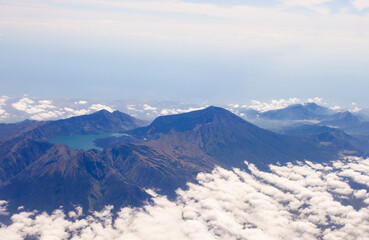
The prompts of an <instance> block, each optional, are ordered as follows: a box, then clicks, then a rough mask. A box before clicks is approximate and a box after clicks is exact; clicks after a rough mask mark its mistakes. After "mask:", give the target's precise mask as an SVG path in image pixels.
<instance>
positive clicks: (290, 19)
mask: <svg viewBox="0 0 369 240" xmlns="http://www.w3.org/2000/svg"><path fill="white" fill-rule="evenodd" d="M368 28H369V1H366V0H311V1H305V0H265V1H246V0H245V1H238V0H231V1H229V0H228V1H222V0H214V1H210V0H206V1H179V0H158V1H151V0H139V1H137V0H136V1H115V0H110V1H102V0H73V1H72V0H51V1H50V0H49V1H46V0H28V1H22V0H19V1H14V0H12V1H10V0H5V1H4V0H3V1H1V2H0V79H1V83H0V87H1V94H2V95H11V96H22V95H23V94H29V95H32V96H37V97H41V98H43V97H44V98H50V97H52V98H67V97H68V98H112V99H155V100H173V101H185V102H200V101H203V100H209V101H210V102H213V103H225V102H236V101H237V102H242V101H249V100H251V99H258V100H269V99H278V98H289V97H301V98H309V97H316V96H318V97H323V98H325V99H328V100H330V101H333V102H336V103H337V104H345V103H348V104H351V102H357V103H360V104H361V105H364V106H368V104H366V103H367V102H368V101H369V95H368V94H367V89H369V81H368V76H369V68H368V66H367V65H368V64H367V63H368V62H369V29H368Z"/></svg>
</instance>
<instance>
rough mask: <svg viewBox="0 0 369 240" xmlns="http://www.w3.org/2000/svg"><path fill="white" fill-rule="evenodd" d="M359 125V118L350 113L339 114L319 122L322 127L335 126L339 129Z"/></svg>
mask: <svg viewBox="0 0 369 240" xmlns="http://www.w3.org/2000/svg"><path fill="white" fill-rule="evenodd" d="M360 123H361V120H360V119H359V117H357V116H355V115H354V114H353V113H351V112H348V111H347V112H339V113H336V114H333V115H331V116H328V117H326V118H325V119H324V120H323V121H321V122H320V124H322V125H329V126H335V127H340V128H351V127H353V126H357V125H359V124H360Z"/></svg>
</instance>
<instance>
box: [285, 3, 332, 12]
mask: <svg viewBox="0 0 369 240" xmlns="http://www.w3.org/2000/svg"><path fill="white" fill-rule="evenodd" d="M279 1H280V2H282V3H283V4H284V5H286V6H300V7H305V8H308V9H310V10H312V11H315V12H318V13H323V14H328V13H329V12H330V10H329V8H328V7H323V4H324V3H329V2H333V1H334V0H309V1H305V0H279Z"/></svg>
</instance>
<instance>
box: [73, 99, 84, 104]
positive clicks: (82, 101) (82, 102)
mask: <svg viewBox="0 0 369 240" xmlns="http://www.w3.org/2000/svg"><path fill="white" fill-rule="evenodd" d="M74 104H81V105H84V104H87V101H85V100H80V101H77V102H74Z"/></svg>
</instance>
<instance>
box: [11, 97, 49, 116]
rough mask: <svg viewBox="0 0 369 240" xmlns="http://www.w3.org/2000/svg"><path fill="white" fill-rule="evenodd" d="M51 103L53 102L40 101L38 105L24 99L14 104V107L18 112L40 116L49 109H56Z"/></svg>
mask: <svg viewBox="0 0 369 240" xmlns="http://www.w3.org/2000/svg"><path fill="white" fill-rule="evenodd" d="M51 103H52V101H50V100H40V101H38V104H36V103H35V101H33V100H32V99H29V98H26V97H24V98H21V99H19V100H18V101H17V102H15V103H13V104H12V106H13V108H15V109H16V110H18V111H24V112H26V113H28V114H38V113H42V112H45V111H47V109H53V108H56V107H55V106H54V105H52V104H51Z"/></svg>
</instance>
